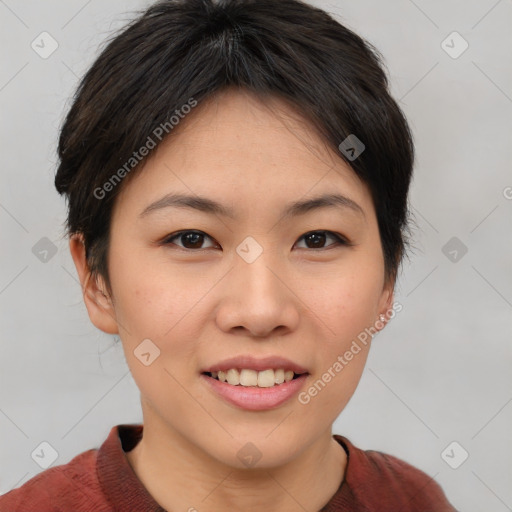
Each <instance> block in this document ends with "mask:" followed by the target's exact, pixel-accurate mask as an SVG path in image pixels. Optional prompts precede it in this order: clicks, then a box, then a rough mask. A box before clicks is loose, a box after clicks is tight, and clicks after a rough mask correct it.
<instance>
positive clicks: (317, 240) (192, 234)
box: [162, 231, 350, 249]
mask: <svg viewBox="0 0 512 512" xmlns="http://www.w3.org/2000/svg"><path fill="white" fill-rule="evenodd" d="M329 238H331V239H332V240H334V243H333V244H329V245H328V246H327V247H330V246H331V245H336V244H340V245H350V244H349V242H348V241H346V240H345V239H343V238H342V237H341V236H340V235H337V234H336V233H333V232H332V231H310V232H309V233H306V234H305V235H302V236H301V237H300V238H299V240H300V241H302V240H304V243H305V244H306V247H300V248H301V249H302V248H305V249H323V248H324V244H325V243H326V241H327V240H328V239H329ZM205 239H209V240H213V239H212V238H211V237H210V236H208V235H207V234H206V233H203V232H202V231H181V232H179V233H175V234H173V235H170V236H169V237H167V238H166V239H165V240H163V242H162V243H163V244H164V245H167V244H173V245H177V246H178V247H182V248H183V249H208V248H211V247H215V244H211V245H210V246H209V247H202V245H203V243H204V241H205ZM174 240H179V241H181V245H180V244H177V243H175V242H174ZM217 246H218V244H217Z"/></svg>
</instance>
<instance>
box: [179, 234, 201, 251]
mask: <svg viewBox="0 0 512 512" xmlns="http://www.w3.org/2000/svg"><path fill="white" fill-rule="evenodd" d="M181 236H182V242H183V245H184V246H185V247H186V246H187V243H189V244H190V245H192V246H193V248H194V249H197V248H199V249H200V248H201V244H202V236H203V235H201V234H200V233H186V234H184V235H181Z"/></svg>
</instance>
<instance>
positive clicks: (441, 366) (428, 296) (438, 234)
mask: <svg viewBox="0 0 512 512" xmlns="http://www.w3.org/2000/svg"><path fill="white" fill-rule="evenodd" d="M313 3H314V4H315V5H318V6H320V7H322V8H325V9H327V10H328V11H330V12H331V13H333V14H334V15H335V16H336V17H338V19H339V20H340V21H341V22H344V23H345V24H347V25H348V26H349V27H350V28H352V29H354V30H355V31H357V32H358V33H359V34H361V35H362V36H364V37H366V38H367V39H368V40H369V41H371V42H372V43H374V44H375V45H376V46H377V48H379V49H380V51H381V52H382V53H383V54H384V56H385V58H386V63H387V66H388V68H389V71H390V75H391V84H392V92H393V94H394V95H395V97H396V98H399V99H400V104H401V106H402V107H403V109H404V111H405V113H406V115H407V116H408V118H409V120H410V123H411V125H412V128H413V130H414V134H415V138H416V145H417V152H418V158H417V165H416V169H415V177H414V181H413V185H412V191H411V204H412V206H413V212H414V214H415V218H416V224H417V228H416V229H415V232H414V238H415V246H416V249H415V251H414V253H412V254H411V259H410V261H409V262H406V264H405V265H404V268H403V273H402V275H401V277H400V281H399V283H398V286H397V291H396V300H398V301H399V302H400V303H401V304H402V305H403V310H402V311H401V312H400V313H398V314H397V316H396V317H395V318H394V319H393V320H392V321H391V323H390V324H389V325H388V326H387V327H386V329H385V330H384V331H383V332H382V333H381V334H379V335H378V336H377V337H376V338H375V342H374V345H373V349H372V351H371V354H370V358H369V361H368V365H367V368H366V370H365V373H364V375H363V378H362V381H361V383H360V386H359V388H358V390H357V392H356V394H355V396H354V398H353V399H352V401H351V402H350V403H349V405H348V407H347V408H346V410H345V411H344V412H343V414H342V415H341V417H340V418H339V419H338V420H337V422H336V424H335V425H334V432H335V433H342V434H344V435H346V436H347V437H349V438H350V439H351V440H352V441H353V442H354V443H355V444H356V445H358V446H360V447H361V448H365V449H377V450H381V451H384V452H388V453H391V454H394V455H396V456H398V457H400V458H402V459H404V460H406V461H408V462H410V463H412V464H413V465H415V466H417V467H419V468H421V469H422V470H423V471H425V472H426V473H428V474H429V475H431V476H432V477H433V478H435V480H436V481H437V482H439V483H440V484H441V486H442V487H443V488H444V490H445V492H446V494H447V496H448V497H449V499H450V500H451V502H452V503H453V504H454V505H455V506H456V507H457V508H458V509H459V510H464V511H468V512H477V511H485V512H489V511H491V510H492V511H496V512H501V511H506V510H512V486H511V485H510V482H511V481H512V471H511V464H510V459H511V456H512V438H511V436H510V425H511V424H512V404H511V403H510V402H511V401H512V386H511V380H512V377H511V371H510V367H511V360H512V357H511V356H512V354H511V344H510V340H511V331H512V326H511V313H512V272H511V270H510V266H511V262H512V259H511V256H512V250H511V249H512V247H511V245H512V244H511V233H512V200H511V198H512V188H507V187H512V173H511V164H510V162H511V161H512V154H511V153H512V149H511V148H512V144H511V124H512V123H511V116H512V68H511V66H510V62H511V60H510V57H511V55H510V54H511V48H512V36H511V33H512V31H511V30H510V27H511V26H512V2H511V1H510V0H501V1H496V0H481V1H471V2H467V1H462V0H460V1H449V2H447V1H440V0H436V1H430V2H427V1H420V0H417V1H415V2H413V1H409V0H394V1H390V2H386V3H385V4H384V2H379V1H377V0H362V1H361V0H359V1H357V2H356V1H345V0H336V1H331V2H326V1H317V2H313ZM148 4H149V2H143V1H136V0H132V1H121V0H110V1H109V2H99V1H98V0H89V1H88V2H87V1H84V0H70V1H66V2H57V1H55V0H52V1H45V2H36V1H32V0H19V1H15V0H0V16H1V26H0V34H1V35H0V37H1V50H0V51H1V55H2V68H1V71H0V105H1V112H2V122H1V141H2V151H1V155H2V162H1V163H2V169H1V178H2V179H1V184H2V186H1V189H0V225H1V247H2V255H1V261H2V265H1V268H0V307H1V316H0V320H1V330H0V332H1V343H0V433H1V435H0V460H1V467H0V493H4V492H7V491H8V490H10V489H11V488H13V487H16V486H19V485H21V484H22V483H24V482H26V481H27V480H28V479H29V478H32V477H33V476H34V475H35V474H37V473H38V472H40V471H42V468H41V467H40V466H39V465H38V464H36V462H35V461H34V460H33V459H32V457H31V453H32V452H33V451H34V450H35V449H36V448H37V447H38V446H39V445H40V443H41V442H42V441H47V442H48V443H50V444H51V445H52V446H53V447H54V449H55V450H56V451H57V452H58V459H57V460H56V461H55V462H54V463H53V465H57V464H63V463H66V462H68V461H69V460H70V459H71V458H72V457H74V456H75V455H77V454H78V453H80V452H82V451H84V450H87V449H89V448H94V447H98V446H99V445H100V444H101V442H102V441H103V440H104V439H105V437H106V435H107V434H108V432H109V430H110V428H111V427H112V426H113V425H115V424H118V423H124V422H127V423H131V422H140V421H141V419H142V418H141V412H140V405H139V394H138V389H137V387H136V386H135V384H134V382H133V380H132V378H131V375H130V374H129V372H128V369H127V366H126V363H125V360H124V355H123V353H122V350H121V346H120V344H119V343H118V344H116V343H115V341H114V338H113V337H112V336H109V335H106V334H103V333H102V332H100V331H98V330H97V329H96V328H95V327H94V326H93V325H92V324H91V322H90V321H89V318H88V316H87V312H86V309H85V306H84V305H83V301H82V296H81V290H80V286H79V284H78V281H77V276H76V271H75V268H74V266H73V262H72V260H71V257H70V255H69V250H68V245H67V241H66V240H65V239H64V238H63V237H62V223H63V221H64V218H65V204H64V200H63V199H61V198H60V197H59V196H58V194H57V193H56V191H55V189H54V187H53V176H54V171H55V167H56V154H55V148H56V140H57V133H58V128H59V126H60V123H61V119H62V116H63V114H64V112H65V111H66V109H67V108H68V107H69V98H70V96H71V94H72V92H73V91H74V88H75V86H76V84H77V81H78V78H79V77H80V76H81V75H82V74H83V73H84V72H85V70H86V69H87V67H88V66H89V65H90V64H91V63H92V61H93V59H94V57H95V56H96V55H97V51H98V45H99V43H100V42H101V41H103V40H104V39H105V38H106V37H107V36H108V35H109V34H110V33H111V31H112V30H113V29H116V28H118V27H120V26H121V25H122V24H124V22H126V21H127V20H128V19H130V15H129V14H126V13H127V12H128V11H130V10H132V9H136V8H142V7H144V6H146V5H148ZM43 31H47V32H49V33H50V34H51V35H52V37H53V38H54V39H55V40H56V41H57V42H58V44H59V47H58V49H57V50H56V51H55V52H54V53H53V54H52V55H51V56H49V57H48V58H47V59H43V58H41V57H40V56H39V55H38V54H37V53H36V52H35V51H34V50H33V49H32V48H31V42H32V41H33V40H35V39H36V38H37V37H38V36H39V34H40V33H41V32H43ZM453 31H457V32H458V33H459V34H460V35H461V36H462V37H463V38H464V39H465V40H466V41H467V42H468V44H469V48H468V49H467V50H466V51H465V52H464V53H463V54H462V55H460V56H459V57H458V58H456V59H455V58H452V57H450V56H449V55H448V54H447V53H446V52H445V50H444V49H443V48H442V46H441V43H442V41H443V40H445V38H446V37H447V36H448V35H449V34H450V33H452V32H453ZM36 41H37V39H36ZM452 41H453V42H452ZM460 43H461V41H460V40H456V39H455V40H454V39H453V38H452V39H448V44H449V45H450V46H452V47H453V48H452V49H451V51H452V52H453V51H457V50H459V49H460V48H461V44H460ZM46 48H48V46H46ZM44 237H46V238H48V239H49V241H51V242H52V244H54V245H55V248H56V250H57V252H56V253H55V254H54V255H52V253H51V252H50V253H48V254H47V255H46V259H47V261H46V262H44V261H41V258H43V259H44V257H45V256H44V255H43V253H41V248H43V249H44V247H51V245H50V244H49V242H48V241H44V240H43V241H42V242H40V240H41V239H42V238H44ZM452 237H457V239H458V241H455V243H457V244H459V248H457V247H456V246H452V245H448V247H447V248H445V249H444V252H443V247H445V244H447V243H448V242H449V240H450V239H451V238H452ZM38 243H39V245H36V244H38ZM453 243H454V242H453V241H452V242H450V244H453ZM41 244H42V245H41ZM45 244H46V245H45ZM461 244H464V246H465V247H467V253H466V254H464V255H463V256H462V257H461V255H462V252H461V250H460V248H461V247H463V246H462V245H461ZM34 246H36V249H34V250H33V247H34ZM454 248H455V249H456V250H457V257H456V260H457V261H452V260H453V259H454V255H455V253H453V252H452V254H451V255H450V253H449V251H453V249H454ZM445 253H446V255H445ZM506 433H507V434H508V435H506ZM453 441H456V442H457V443H458V445H457V446H456V447H455V449H454V450H453V451H451V449H449V450H448V452H447V453H448V455H449V457H448V458H447V456H446V455H445V460H449V461H450V463H451V464H452V465H457V464H460V462H461V461H462V457H461V454H463V452H462V449H464V450H466V451H467V452H468V453H469V457H468V459H467V460H466V461H464V462H463V463H462V464H461V465H460V466H459V467H458V468H457V469H452V467H450V466H449V465H448V464H447V463H446V462H445V460H444V459H443V457H442V456H441V454H442V452H443V451H444V450H445V448H446V447H447V446H448V445H449V444H450V443H452V442H453ZM459 446H460V447H459ZM445 453H446V452H445Z"/></svg>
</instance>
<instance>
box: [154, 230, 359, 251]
mask: <svg viewBox="0 0 512 512" xmlns="http://www.w3.org/2000/svg"><path fill="white" fill-rule="evenodd" d="M188 233H194V234H196V235H204V236H205V237H206V238H209V239H210V240H213V238H212V237H211V236H209V235H207V234H206V233H204V232H203V231H198V230H191V229H189V230H184V231H178V232H176V233H172V234H171V235H169V236H167V237H165V238H164V239H163V240H162V242H161V245H176V246H177V247H178V248H179V249H181V250H183V251H194V252H199V251H204V250H207V249H211V247H206V248H200V249H189V248H187V247H181V246H179V245H177V244H175V243H173V242H172V240H174V239H176V238H180V237H181V236H183V235H185V234H188ZM317 233H325V234H327V235H328V236H332V237H333V238H335V239H336V241H337V243H334V244H331V245H328V246H327V247H320V248H317V249H315V248H309V247H305V249H308V250H310V251H324V250H327V249H329V248H331V247H336V246H347V247H349V246H352V245H353V244H352V243H350V242H349V241H348V240H347V239H346V238H345V237H343V236H342V235H339V234H338V233H334V232H333V231H328V230H315V231H308V232H307V233H304V234H303V235H302V236H301V237H300V238H299V240H302V239H305V237H307V236H308V235H313V234H317ZM301 249H304V247H301Z"/></svg>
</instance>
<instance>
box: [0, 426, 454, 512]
mask: <svg viewBox="0 0 512 512" xmlns="http://www.w3.org/2000/svg"><path fill="white" fill-rule="evenodd" d="M142 430H143V426H142V425H116V426H115V427H112V429H111V430H110V434H109V435H108V437H107V439H106V440H105V441H104V442H103V444H102V445H101V447H100V448H99V449H91V450H87V451H85V452H83V453H81V454H79V455H77V456H76V457H74V458H73V459H72V460H71V461H70V462H68V463H67V464H62V465H60V466H55V467H52V468H48V469H46V470H44V471H42V472H41V473H39V474H37V475H36V476H34V477H33V478H31V479H30V480H29V481H28V482H26V483H25V484H23V485H22V486H21V487H19V488H17V489H14V490H12V491H10V492H8V493H6V494H4V495H3V496H0V512H49V511H52V512H114V511H115V512H125V511H126V512H132V511H136V512H149V511H151V512H165V510H164V509H163V508H162V507H161V506H160V505H159V504H158V503H157V502H156V501H155V500H154V499H153V498H152V496H151V495H150V494H149V493H148V491H147V490H146V489H145V487H144V486H143V485H142V483H141V482H140V480H139V479H138V478H137V475H136V474H135V473H134V471H133V469H132V467H131V466H130V464H129V462H128V459H127V458H126V455H125V452H127V451H130V450H131V449H132V448H133V447H134V446H135V445H136V444H137V443H138V442H139V441H140V439H141V438H142ZM334 438H335V439H336V441H338V443H340V445H341V446H342V447H343V448H344V450H345V451H346V452H347V454H348V461H347V467H346V471H345V478H344V480H343V482H342V483H341V485H340V487H339V488H338V490H337V491H336V493H335V494H334V495H333V496H332V498H331V499H330V500H329V502H328V503H327V505H326V506H325V507H324V508H323V509H322V510H321V511H320V512H336V511H338V512H340V511H343V512H350V511H358V512H359V511H360V512H370V511H378V512H454V511H455V512H456V510H455V508H453V507H452V506H451V505H450V504H449V503H448V501H447V500H446V498H445V496H444V494H443V491H442V490H441V488H440V487H439V485H438V484H437V483H436V482H435V481H434V480H433V479H432V478H430V477H429V476H428V475H426V474H425V473H423V472H421V471H420V470H418V469H416V468H414V467H412V466H410V465H409V464H407V463H405V462H403V461H401V460H399V459H397V458H395V457H392V456H390V455H385V454H383V453H380V452H376V451H363V450H360V449H359V448H356V447H355V446H354V445H353V444H352V443H350V441H349V440H348V439H346V438H345V437H343V436H340V435H336V434H335V435H334Z"/></svg>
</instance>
